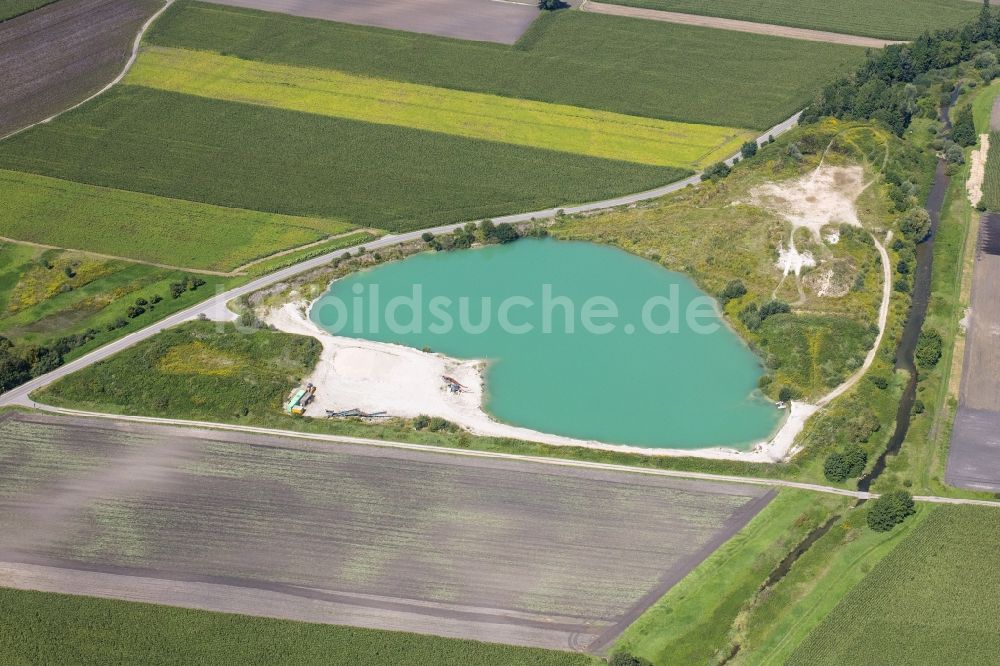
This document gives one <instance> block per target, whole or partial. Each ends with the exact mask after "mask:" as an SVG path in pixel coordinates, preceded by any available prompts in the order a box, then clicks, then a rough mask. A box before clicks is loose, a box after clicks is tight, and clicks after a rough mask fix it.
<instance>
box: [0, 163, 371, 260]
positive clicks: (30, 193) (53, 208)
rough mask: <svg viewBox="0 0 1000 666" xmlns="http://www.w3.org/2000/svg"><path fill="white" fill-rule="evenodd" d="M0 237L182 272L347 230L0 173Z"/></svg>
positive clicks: (339, 225) (300, 219) (322, 222)
mask: <svg viewBox="0 0 1000 666" xmlns="http://www.w3.org/2000/svg"><path fill="white" fill-rule="evenodd" d="M0 192H2V196H3V200H4V206H3V209H2V210H0V236H5V237H7V238H13V239H15V240H21V241H29V242H34V243H44V244H47V245H56V246H60V247H65V248H71V249H75V250H86V251H90V252H98V253H102V254H107V255H113V256H118V257H124V258H128V259H136V260H139V261H146V262H151V263H159V264H167V265H171V266H179V267H182V268H192V269H206V270H216V271H226V270H232V269H234V268H237V267H239V266H242V265H243V264H246V263H248V262H250V261H253V260H254V259H258V258H261V257H265V256H268V255H271V254H274V253H275V252H279V251H282V250H286V249H289V248H294V247H298V246H300V245H306V244H308V243H315V242H317V241H320V240H322V239H324V238H327V237H329V236H331V235H337V234H342V233H344V232H347V231H349V230H350V229H352V228H353V227H352V226H351V225H349V224H346V223H344V222H339V221H336V220H330V219H316V218H303V217H288V216H284V215H275V214H273V213H262V212H257V211H250V210H240V209H236V208H223V207H220V206H210V205H205V204H201V203H193V202H190V201H183V200H178V199H167V198H164V197H158V196H150V195H148V194H139V193H135V192H128V191H124V190H116V189H108V188H103V187H94V186H91V185H84V184H80V183H75V182H72V181H67V180H60V179H57V178H47V177H45V176H38V175H35V174H27V173H19V172H14V171H4V170H0Z"/></svg>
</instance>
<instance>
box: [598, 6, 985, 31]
mask: <svg viewBox="0 0 1000 666" xmlns="http://www.w3.org/2000/svg"><path fill="white" fill-rule="evenodd" d="M605 1H606V2H611V3H612V4H616V5H628V6H630V7H643V8H646V9H660V10H666V11H673V12H683V13H685V14H701V15H704V16H718V17H722V18H729V19H740V20H744V21H753V22H755V23H771V24H774V25H787V26H792V27H795V28H812V29H815V30H827V31H830V32H842V33H846V34H850V35H863V36H866V37H881V38H884V39H905V40H908V39H913V38H915V37H918V36H920V34H921V33H923V32H925V31H927V30H939V29H941V28H946V27H950V26H959V25H962V24H963V23H966V22H968V21H971V20H972V19H973V18H975V17H976V15H977V14H978V13H979V6H978V3H972V2H969V0H906V2H904V3H900V2H899V0H841V1H840V2H828V1H827V0H758V1H757V2H747V1H746V0H713V1H712V2H704V0H605Z"/></svg>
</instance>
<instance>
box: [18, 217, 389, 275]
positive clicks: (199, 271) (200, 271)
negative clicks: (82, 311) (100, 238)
mask: <svg viewBox="0 0 1000 666" xmlns="http://www.w3.org/2000/svg"><path fill="white" fill-rule="evenodd" d="M365 232H367V233H371V234H380V233H382V231H381V230H380V229H371V228H368V227H357V228H356V229H349V230H348V231H344V232H342V233H339V234H333V235H331V236H327V237H326V238H321V239H319V240H317V241H313V242H311V243H306V244H305V245H297V246H296V247H290V248H288V249H285V250H281V251H279V252H275V253H273V254H269V255H266V256H263V257H257V258H256V259H254V260H253V261H248V262H247V263H245V264H243V265H242V266H237V267H236V268H234V269H233V270H231V271H213V270H209V269H207V268H188V267H186V266H174V265H172V264H159V263H156V262H153V261H143V260H142V259H133V258H131V257H120V256H118V255H115V254H103V253H101V252H91V251H90V250H81V249H78V248H75V247H63V246H61V245H47V244H45V243H35V242H34V241H26V240H19V239H17V238H9V237H7V236H0V243H11V244H13V245H24V246H26V247H37V248H38V249H40V250H60V251H63V252H74V253H76V254H83V255H86V256H88V257H94V258H96V259H103V260H105V261H124V262H126V263H129V264H140V265H142V266H152V267H153V268H162V269H164V270H168V271H183V272H185V273H194V274H196V275H212V276H215V277H239V276H241V275H246V270H247V269H248V268H252V267H253V266H256V265H258V264H263V263H264V262H267V261H270V260H272V259H277V258H279V257H284V256H286V255H289V254H294V253H296V252H301V251H302V250H308V249H309V248H312V247H316V246H318V245H324V244H326V243H329V242H330V241H335V240H337V239H338V238H347V237H348V236H353V235H354V234H357V233H365Z"/></svg>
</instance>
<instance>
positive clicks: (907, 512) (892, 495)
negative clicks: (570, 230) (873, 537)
mask: <svg viewBox="0 0 1000 666" xmlns="http://www.w3.org/2000/svg"><path fill="white" fill-rule="evenodd" d="M914 513H916V506H915V505H914V503H913V496H912V495H910V493H908V492H906V491H905V490H894V491H892V492H889V493H886V494H884V495H882V496H881V497H879V498H878V499H875V500H872V502H871V504H870V505H869V507H868V518H867V520H868V527H870V528H872V529H873V530H875V531H876V532H888V531H889V530H891V529H892V528H893V527H895V526H896V525H899V524H900V523H901V522H903V521H904V520H906V518H907V516H912V515H913V514H914Z"/></svg>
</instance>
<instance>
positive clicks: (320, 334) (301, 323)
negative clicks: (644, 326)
mask: <svg viewBox="0 0 1000 666" xmlns="http://www.w3.org/2000/svg"><path fill="white" fill-rule="evenodd" d="M307 308H308V305H307V304H306V303H304V302H302V301H298V302H292V303H286V304H285V305H283V306H281V307H278V308H273V309H271V310H270V311H268V312H267V314H266V316H265V321H267V323H268V324H271V325H272V326H274V327H275V328H277V329H278V330H280V331H284V332H286V333H295V334H298V335H309V336H312V337H314V338H316V339H318V340H319V341H320V343H321V344H322V345H323V353H322V354H321V355H320V360H319V362H318V363H317V365H316V369H315V371H314V372H313V374H312V375H310V376H309V377H307V378H305V379H304V380H303V381H305V382H312V383H313V384H314V385H315V386H316V387H317V389H318V390H317V392H316V399H315V400H314V401H313V403H312V404H311V405H310V406H309V408H308V410H307V413H308V414H309V415H311V416H314V417H317V418H322V417H324V416H325V415H326V412H325V410H327V409H330V410H334V411H344V410H348V409H353V408H357V409H360V410H362V411H364V412H369V413H370V412H380V411H386V412H388V413H389V415H390V416H400V417H414V416H419V415H421V414H426V415H428V416H440V417H442V418H445V419H448V420H449V421H451V422H453V423H456V424H458V425H460V426H462V427H463V428H465V429H467V430H468V431H469V432H471V433H473V434H476V435H486V436H495V437H510V438H514V439H522V440H526V441H529V442H540V443H543V444H554V445H557V446H584V447H588V448H594V449H605V450H608V451H625V452H631V453H641V454H644V455H656V456H696V457H699V458H716V459H728V460H745V461H750V462H776V461H779V460H783V459H785V458H786V457H787V455H788V452H789V450H790V449H791V447H792V443H793V442H794V441H795V438H796V436H798V434H799V433H800V432H801V431H802V428H803V427H804V426H805V422H806V419H808V418H809V417H810V416H811V415H812V414H813V412H815V411H816V409H817V408H816V407H815V406H813V405H809V404H806V403H802V402H793V403H792V405H791V409H790V410H788V412H787V415H786V418H785V421H784V423H783V424H782V426H781V428H780V429H779V430H778V432H777V433H776V434H775V435H774V437H773V438H772V439H771V440H770V441H765V442H760V443H758V444H756V445H755V446H754V447H753V448H752V449H751V450H749V451H738V450H736V449H731V448H724V447H714V448H707V449H696V450H686V449H647V448H641V447H635V446H624V445H615V444H605V443H602V442H597V441H592V440H581V439H574V438H572V437H563V436H561V435H553V434H550V433H544V432H538V431H537V430H531V429H529V428H520V427H517V426H512V425H508V424H506V423H500V422H499V421H496V420H495V419H493V418H492V417H491V416H490V415H489V414H487V413H486V411H485V410H484V409H483V388H484V382H483V369H484V368H485V362H484V361H479V360H474V361H463V360H459V359H455V358H450V357H448V356H444V355H443V354H436V353H428V352H423V351H420V350H418V349H413V348H411V347H405V346H402V345H395V344H389V343H383V342H372V341H369V340H360V339H356V338H346V337H341V336H334V335H331V334H329V333H327V332H326V331H324V330H322V329H321V328H319V327H318V326H316V324H314V323H313V322H312V320H310V319H309V316H308V312H307ZM442 375H448V376H449V377H452V378H454V379H456V380H458V381H459V382H461V383H462V384H464V385H465V386H466V390H465V391H463V392H461V393H457V394H456V393H451V392H449V391H448V390H447V388H446V387H445V384H444V381H442V379H441V376H442Z"/></svg>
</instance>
